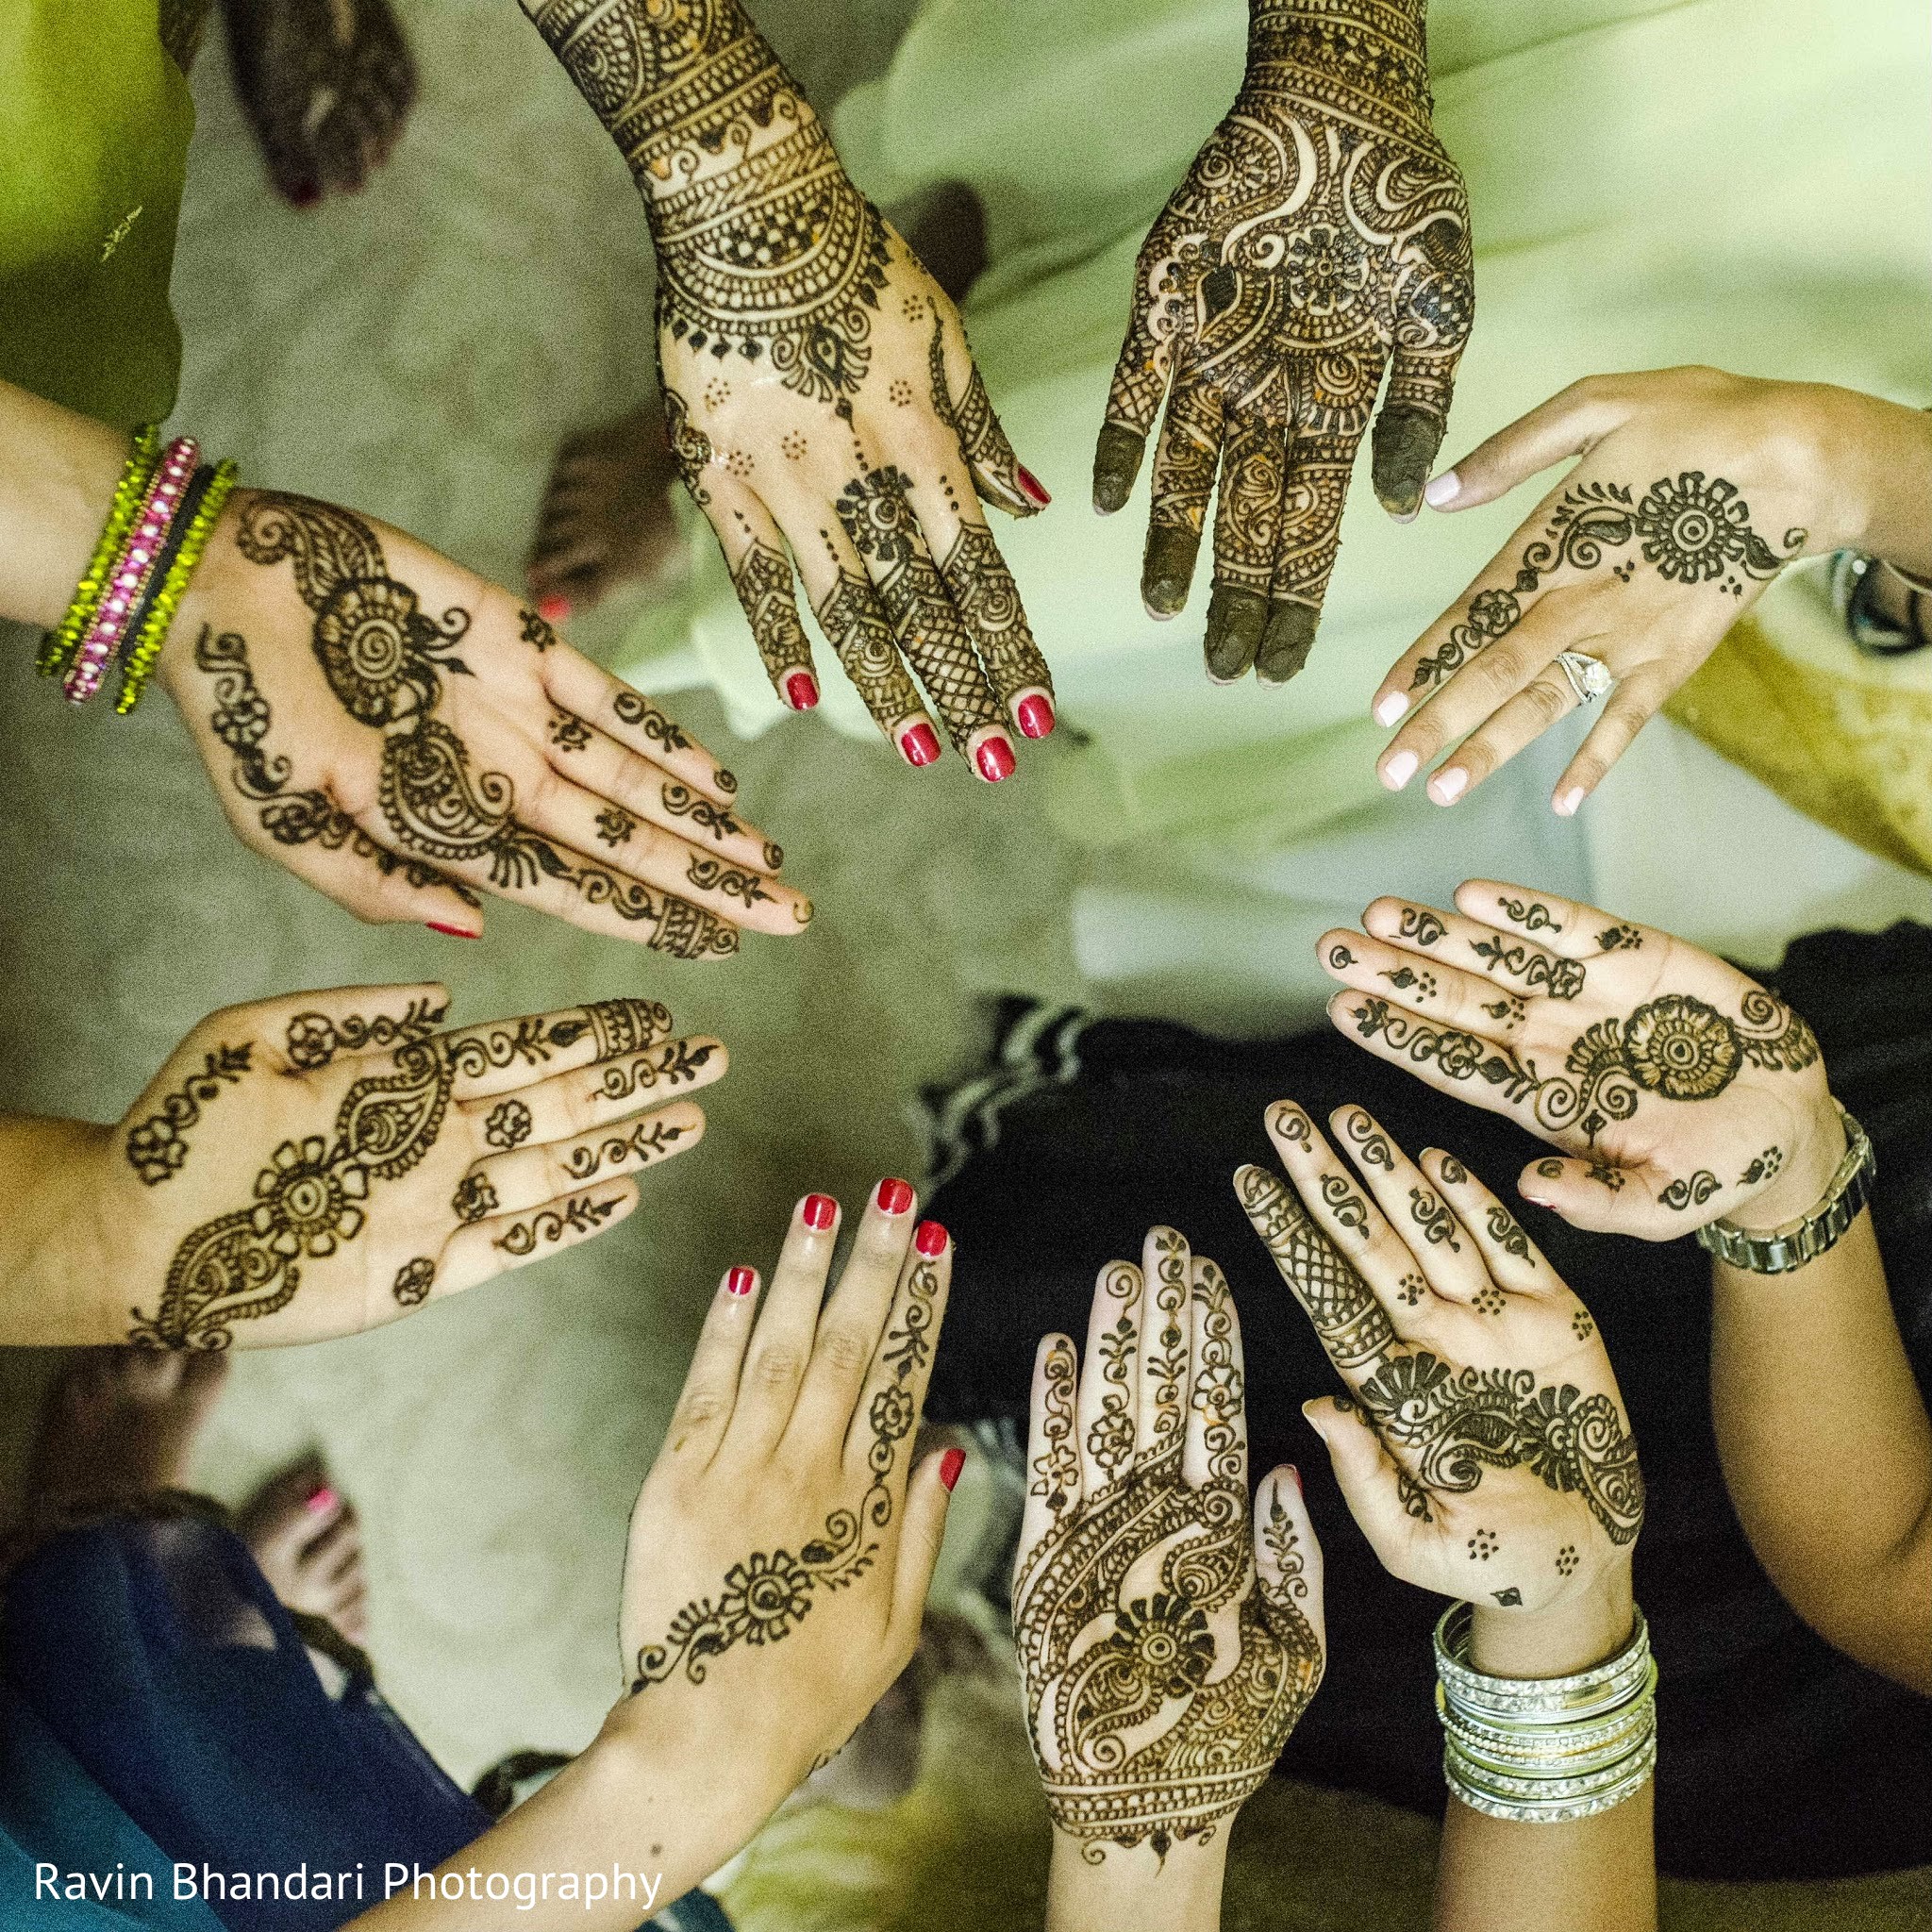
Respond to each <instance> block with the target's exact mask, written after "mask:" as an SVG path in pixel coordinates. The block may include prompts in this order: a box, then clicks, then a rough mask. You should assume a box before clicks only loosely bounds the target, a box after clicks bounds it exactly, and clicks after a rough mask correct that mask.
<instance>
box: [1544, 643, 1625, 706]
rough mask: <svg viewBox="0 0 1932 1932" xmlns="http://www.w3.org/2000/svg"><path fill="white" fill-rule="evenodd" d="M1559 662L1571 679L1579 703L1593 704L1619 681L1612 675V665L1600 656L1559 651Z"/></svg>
mask: <svg viewBox="0 0 1932 1932" xmlns="http://www.w3.org/2000/svg"><path fill="white" fill-rule="evenodd" d="M1557 664H1558V665H1560V666H1561V667H1562V672H1563V675H1564V676H1565V677H1567V678H1568V679H1569V680H1570V689H1571V690H1572V691H1574V692H1575V693H1576V702H1577V703H1578V704H1579V705H1588V704H1593V703H1594V702H1595V701H1596V700H1597V699H1598V698H1600V697H1602V696H1603V694H1604V693H1605V692H1606V691H1608V690H1609V688H1610V687H1611V685H1613V684H1615V683H1616V681H1617V680H1616V679H1615V678H1614V677H1612V676H1611V675H1610V667H1609V666H1608V665H1607V664H1606V663H1605V662H1604V661H1603V660H1602V659H1601V658H1591V657H1589V656H1588V655H1586V654H1585V653H1584V652H1582V651H1559V652H1557Z"/></svg>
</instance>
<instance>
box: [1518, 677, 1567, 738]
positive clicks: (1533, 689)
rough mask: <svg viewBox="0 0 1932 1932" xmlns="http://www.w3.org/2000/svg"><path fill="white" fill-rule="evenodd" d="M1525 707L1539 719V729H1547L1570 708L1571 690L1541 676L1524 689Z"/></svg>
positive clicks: (1532, 715)
mask: <svg viewBox="0 0 1932 1932" xmlns="http://www.w3.org/2000/svg"><path fill="white" fill-rule="evenodd" d="M1523 701H1524V708H1526V709H1527V710H1528V711H1529V713H1530V715H1531V717H1533V718H1534V719H1535V720H1536V721H1537V728H1538V729H1539V730H1546V729H1547V728H1548V727H1549V726H1550V725H1552V724H1555V723H1556V722H1557V719H1558V718H1561V717H1563V716H1564V715H1565V714H1566V713H1567V712H1568V711H1569V709H1570V702H1571V693H1570V691H1568V690H1567V689H1565V688H1563V687H1559V686H1558V685H1557V684H1555V683H1554V682H1552V681H1551V680H1550V679H1548V678H1544V677H1540V678H1538V679H1537V680H1536V682H1535V683H1534V684H1532V685H1530V686H1528V688H1527V689H1526V690H1525V691H1524V693H1523Z"/></svg>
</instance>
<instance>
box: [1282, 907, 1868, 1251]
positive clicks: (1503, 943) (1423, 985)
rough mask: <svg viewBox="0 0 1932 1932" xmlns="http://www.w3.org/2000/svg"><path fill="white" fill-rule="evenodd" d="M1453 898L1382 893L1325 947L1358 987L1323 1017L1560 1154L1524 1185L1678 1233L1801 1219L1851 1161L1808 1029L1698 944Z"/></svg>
mask: <svg viewBox="0 0 1932 1932" xmlns="http://www.w3.org/2000/svg"><path fill="white" fill-rule="evenodd" d="M1456 905H1457V910H1456V911H1453V912H1438V911H1435V910H1432V909H1430V908H1426V907H1419V906H1412V905H1409V904H1407V902H1406V901H1403V900H1400V899H1377V900H1376V901H1375V902H1374V905H1372V906H1371V907H1370V908H1368V910H1367V911H1366V912H1365V913H1364V914H1363V916H1362V930H1361V931H1359V932H1345V931H1335V932H1330V933H1326V934H1324V936H1323V937H1322V939H1321V940H1320V941H1317V947H1316V950H1317V954H1318V957H1319V958H1321V959H1322V961H1323V963H1324V966H1325V967H1326V969H1327V971H1328V973H1329V974H1330V975H1331V976H1332V977H1333V978H1336V979H1339V980H1340V981H1341V983H1342V985H1343V986H1345V987H1349V988H1351V989H1353V991H1350V992H1348V993H1345V994H1338V995H1337V996H1336V997H1335V998H1334V999H1332V1000H1330V1001H1329V1003H1328V1012H1329V1017H1330V1018H1331V1019H1332V1020H1333V1021H1334V1023H1335V1024H1336V1025H1337V1026H1338V1027H1339V1028H1340V1029H1341V1031H1342V1032H1343V1033H1345V1034H1348V1035H1349V1036H1350V1037H1352V1038H1354V1039H1356V1040H1358V1041H1360V1042H1361V1043H1362V1044H1363V1045H1364V1046H1366V1047H1367V1048H1368V1049H1369V1051H1370V1052H1371V1053H1373V1054H1375V1055H1377V1056H1378V1057H1379V1058H1383V1059H1386V1060H1391V1061H1393V1062H1394V1063H1395V1064H1396V1065H1397V1066H1401V1067H1407V1069H1408V1071H1409V1072H1410V1073H1412V1074H1417V1075H1419V1076H1420V1077H1421V1078H1422V1079H1424V1080H1426V1081H1427V1082H1428V1084H1429V1085H1430V1086H1432V1087H1435V1088H1438V1089H1439V1090H1440V1091H1442V1092H1444V1093H1450V1094H1454V1095H1455V1096H1456V1097H1457V1098H1458V1099H1461V1100H1467V1101H1471V1102H1473V1103H1474V1105H1475V1106H1477V1107H1484V1108H1489V1109H1490V1110H1491V1112H1493V1113H1501V1114H1506V1115H1507V1116H1508V1117H1509V1118H1510V1119H1512V1120H1514V1121H1517V1122H1518V1123H1520V1124H1522V1125H1523V1126H1524V1127H1526V1128H1528V1130H1529V1131H1530V1132H1531V1133H1533V1134H1536V1135H1539V1136H1541V1138H1542V1139H1543V1140H1545V1141H1550V1142H1551V1143H1552V1144H1553V1145H1555V1146H1557V1147H1559V1148H1561V1149H1563V1150H1564V1152H1565V1154H1566V1155H1567V1156H1568V1157H1569V1158H1564V1159H1555V1158H1552V1159H1546V1160H1539V1161H1536V1162H1533V1163H1532V1164H1531V1165H1530V1166H1529V1167H1528V1168H1526V1169H1525V1170H1524V1173H1523V1174H1522V1176H1521V1177H1520V1179H1519V1181H1518V1186H1519V1187H1520V1188H1521V1190H1522V1191H1523V1193H1524V1196H1525V1197H1526V1198H1528V1199H1530V1200H1532V1201H1535V1202H1537V1203H1538V1204H1539V1205H1541V1206H1543V1207H1547V1208H1554V1209H1555V1210H1556V1211H1557V1213H1559V1214H1561V1215H1562V1216H1563V1217H1564V1218H1565V1219H1566V1220H1568V1221H1572V1222H1574V1223H1575V1224H1576V1225H1578V1226H1579V1227H1590V1228H1600V1229H1604V1230H1606V1231H1608V1232H1611V1233H1616V1234H1628V1235H1636V1236H1638V1237H1639V1238H1641V1239H1642V1240H1646V1241H1670V1240H1674V1238H1675V1237H1677V1236H1679V1235H1685V1234H1689V1233H1691V1230H1692V1229H1694V1228H1697V1227H1701V1226H1703V1225H1704V1224H1706V1223H1707V1222H1711V1221H1716V1220H1719V1219H1724V1220H1726V1221H1731V1222H1736V1223H1739V1224H1742V1225H1746V1226H1755V1227H1773V1226H1775V1225H1777V1224H1779V1223H1780V1222H1782V1221H1785V1220H1787V1219H1790V1218H1791V1217H1793V1216H1795V1215H1798V1214H1802V1213H1804V1212H1805V1211H1806V1210H1807V1208H1810V1207H1811V1206H1812V1204H1813V1203H1814V1202H1815V1201H1816V1200H1817V1199H1818V1197H1819V1196H1820V1195H1821V1194H1822V1193H1823V1191H1824V1187H1825V1184H1826V1183H1827V1182H1828V1181H1829V1179H1830V1177H1831V1174H1832V1172H1833V1170H1834V1169H1835V1168H1836V1167H1837V1165H1838V1163H1839V1161H1840V1158H1842V1157H1843V1154H1844V1149H1845V1141H1844V1133H1843V1129H1842V1127H1841V1126H1840V1122H1839V1118H1838V1113H1837V1110H1836V1108H1834V1107H1833V1105H1832V1103H1831V1095H1830V1088H1829V1085H1828V1082H1827V1080H1826V1077H1825V1071H1824V1062H1823V1061H1822V1060H1821V1058H1819V1050H1818V1041H1817V1037H1816V1036H1815V1035H1814V1034H1813V1033H1812V1031H1811V1029H1810V1027H1809V1026H1807V1024H1805V1022H1804V1021H1803V1020H1802V1019H1801V1018H1800V1017H1799V1016H1798V1015H1797V1014H1796V1013H1794V1012H1792V1011H1791V1009H1790V1008H1789V1007H1787V1006H1786V1005H1785V1004H1784V1002H1783V1001H1782V1000H1780V999H1778V998H1777V997H1776V996H1775V995H1774V994H1773V993H1770V992H1768V991H1765V989H1764V988H1763V987H1761V986H1759V985H1757V983H1756V982H1755V981H1753V980H1751V979H1747V978H1746V977H1745V976H1744V974H1741V973H1740V972H1739V971H1738V970H1737V969H1736V968H1735V967H1733V966H1730V965H1727V964H1726V963H1725V962H1724V960H1722V959H1719V958H1713V957H1712V956H1711V955H1710V954H1708V953H1705V952H1701V951H1699V950H1698V948H1696V947H1695V946H1691V945H1687V944H1685V942H1684V941H1682V940H1678V939H1673V938H1672V937H1671V935H1670V934H1669V933H1664V932H1656V931H1653V930H1652V929H1651V928H1650V927H1648V926H1640V925H1636V924H1631V923H1629V922H1628V921H1624V920H1620V919H1618V918H1617V917H1616V915H1615V914H1614V913H1608V912H1600V911H1598V910H1596V909H1595V908H1593V907H1590V906H1582V905H1578V904H1577V903H1575V902H1574V900H1569V899H1559V898H1557V897H1556V896H1555V895H1554V894H1553V893H1549V892H1537V891H1533V890H1531V889H1530V888H1528V887H1524V886H1507V885H1498V884H1495V883H1493V882H1491V881H1489V880H1484V879H1472V880H1469V881H1466V882H1465V883H1464V884H1463V885H1462V886H1460V887H1458V888H1457V893H1456Z"/></svg>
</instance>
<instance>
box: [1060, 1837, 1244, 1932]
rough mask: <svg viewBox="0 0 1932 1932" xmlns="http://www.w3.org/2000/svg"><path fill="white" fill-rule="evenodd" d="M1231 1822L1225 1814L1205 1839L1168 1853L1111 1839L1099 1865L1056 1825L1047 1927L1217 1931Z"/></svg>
mask: <svg viewBox="0 0 1932 1932" xmlns="http://www.w3.org/2000/svg"><path fill="white" fill-rule="evenodd" d="M1233 1824H1234V1820H1233V1819H1232V1818H1229V1819H1226V1820H1225V1821H1224V1822H1223V1823H1222V1824H1219V1825H1217V1826H1216V1827H1215V1832H1214V1836H1213V1837H1212V1838H1211V1839H1210V1840H1208V1842H1207V1843H1206V1844H1200V1843H1195V1842H1190V1843H1185V1844H1179V1845H1175V1846H1173V1847H1172V1848H1171V1849H1170V1850H1169V1851H1168V1853H1167V1855H1166V1856H1165V1857H1158V1856H1157V1854H1156V1853H1155V1852H1154V1850H1153V1849H1152V1847H1150V1846H1148V1845H1108V1847H1107V1855H1106V1857H1104V1858H1102V1859H1101V1861H1100V1862H1099V1863H1098V1864H1097V1865H1096V1864H1090V1863H1089V1862H1088V1861H1087V1860H1086V1859H1085V1858H1084V1857H1082V1856H1081V1841H1080V1840H1077V1839H1074V1838H1071V1837H1069V1836H1068V1835H1067V1834H1066V1833H1065V1832H1062V1831H1059V1830H1056V1831H1055V1832H1054V1835H1053V1862H1052V1864H1051V1866H1050V1867H1049V1868H1048V1872H1047V1881H1046V1932H1215V1928H1216V1927H1217V1926H1219V1924H1221V1890H1222V1885H1223V1882H1224V1878H1225V1876H1226V1872H1227V1834H1228V1832H1229V1830H1230V1829H1231V1828H1232V1827H1233Z"/></svg>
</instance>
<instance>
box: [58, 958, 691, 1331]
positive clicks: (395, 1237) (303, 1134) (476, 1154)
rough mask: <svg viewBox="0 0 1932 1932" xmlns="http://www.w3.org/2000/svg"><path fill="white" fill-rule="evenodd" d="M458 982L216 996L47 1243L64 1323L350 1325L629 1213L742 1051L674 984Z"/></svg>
mask: <svg viewBox="0 0 1932 1932" xmlns="http://www.w3.org/2000/svg"><path fill="white" fill-rule="evenodd" d="M448 1004H449V996H448V993H447V992H446V991H445V990H444V989H443V988H441V987H440V986H398V987H381V986H378V987H346V988H341V989H338V990H335V991H320V992H302V993H291V994H288V995H286V996H285V997H283V998H280V999H275V1000H265V1001H261V1002H259V1003H257V1004H254V1005H250V1006H244V1007H231V1008H227V1009H226V1010H225V1011H223V1012H219V1013H215V1014H213V1015H211V1016H210V1017H209V1018H208V1019H207V1020H204V1021H203V1022H202V1023H201V1024H200V1025H198V1026H196V1027H195V1028H194V1030H193V1031H192V1033H190V1034H189V1036H188V1037H187V1039H186V1040H184V1041H182V1042H181V1044H180V1046H179V1047H177V1048H176V1049H175V1052H174V1053H173V1054H172V1055H171V1056H170V1057H169V1058H168V1059H167V1061H166V1062H165V1063H164V1064H163V1065H162V1067H161V1068H160V1070H159V1071H158V1073H157V1074H156V1075H155V1077H154V1078H153V1080H151V1081H150V1082H149V1083H148V1087H147V1090H146V1091H145V1092H144V1093H143V1094H142V1096H141V1098H140V1099H139V1100H137V1101H136V1102H135V1104H134V1105H133V1107H131V1108H129V1109H128V1111H127V1114H126V1116H125V1119H123V1120H122V1121H121V1122H120V1123H119V1124H116V1125H114V1126H111V1127H100V1128H92V1129H88V1130H86V1144H87V1146H88V1149H89V1151H88V1152H87V1153H86V1154H85V1155H84V1156H81V1157H79V1158H77V1160H76V1162H75V1173H74V1174H70V1175H68V1176H66V1177H65V1180H64V1182H63V1184H64V1185H67V1187H68V1190H69V1192H70V1194H71V1196H72V1199H73V1202H74V1206H73V1207H72V1208H71V1209H70V1210H69V1211H68V1212H67V1213H66V1215H65V1216H64V1217H63V1219H62V1221H61V1223H60V1238H59V1239H58V1240H57V1241H44V1242H42V1247H41V1252H40V1254H39V1256H38V1264H37V1265H38V1267H39V1268H40V1270H41V1271H42V1274H43V1275H44V1278H43V1279H40V1280H37V1281H36V1283H35V1285H34V1293H33V1300H34V1302H35V1305H36V1306H37V1307H39V1308H41V1309H42V1311H43V1313H44V1316H45V1322H44V1325H43V1328H42V1330H41V1331H40V1332H37V1333H36V1334H35V1335H34V1336H33V1337H31V1338H27V1339H32V1340H36V1341H46V1342H48V1343H65V1342H78V1343H101V1342H108V1341H131V1342H133V1343H135V1344H137V1345H138V1346H142V1347H149V1348H171V1349H196V1350H204V1351H220V1350H223V1349H227V1348H230V1347H235V1348H259V1347H273V1346H278V1345H280V1344H283V1343H288V1342H302V1341H320V1340H323V1339H325V1338H326V1337H329V1336H336V1335H350V1334H355V1333H357V1332H358V1331H359V1330H361V1329H364V1328H374V1327H377V1326H380V1325H381V1324H384V1323H386V1322H392V1321H395V1320H397V1319H398V1318H399V1317H400V1316H403V1315H406V1314H408V1313H409V1312H410V1311H411V1310H413V1309H415V1308H417V1307H421V1306H422V1305H423V1304H424V1303H425V1302H426V1301H431V1300H440V1299H441V1298H443V1297H445V1296H447V1295H452V1294H456V1293H458V1292H460V1291H462V1290H464V1289H467V1288H473V1287H475V1285H476V1284H477V1283H478V1282H481V1281H487V1280H489V1279H491V1277H492V1276H494V1275H497V1274H502V1273H504V1272H505V1271H506V1270H507V1269H509V1268H513V1267H516V1266H518V1265H519V1264H521V1263H522V1262H525V1261H527V1260H534V1259H540V1258H541V1257H543V1256H545V1255H548V1254H551V1253H553V1252H555V1251H556V1250H558V1249H559V1248H561V1247H564V1246H568V1245H571V1244H573V1243H575V1242H576V1241H582V1240H586V1239H588V1238H590V1237H591V1236H592V1235H595V1234H598V1233H600V1232H602V1231H604V1230H605V1229H607V1228H609V1227H613V1226H615V1225H616V1224H617V1223H618V1222H619V1221H621V1220H622V1219H623V1218H624V1217H625V1215H627V1214H628V1213H629V1212H630V1210H631V1209H632V1208H634V1207H635V1206H636V1205H637V1199H638V1191H637V1185H636V1183H635V1181H634V1180H632V1179H631V1178H630V1176H631V1175H632V1174H635V1173H637V1172H638V1171H639V1170H640V1169H641V1168H644V1167H646V1166H650V1165H654V1164H655V1163H657V1162H658V1161H661V1160H668V1159H670V1158H673V1157H674V1156H675V1155H678V1154H682V1153H685V1152H686V1151H688V1150H689V1149H690V1148H691V1147H694V1146H696V1145H697V1143H698V1141H699V1140H700V1139H701V1138H702V1137H703V1134H704V1130H705V1116H704V1113H703V1111H702V1110H701V1109H700V1108H698V1107H697V1106H696V1105H694V1104H693V1102H692V1100H691V1098H690V1096H691V1095H693V1094H695V1093H696V1092H697V1091H699V1090H700V1089H702V1088H705V1087H708V1086H709V1085H710V1084H711V1083H712V1082H713V1081H715V1080H717V1079H719V1078H720V1077H721V1076H722V1075H723V1074H724V1071H725V1068H726V1065H727V1063H728V1062H727V1056H726V1054H725V1051H724V1046H723V1045H722V1044H721V1043H720V1042H719V1041H716V1040H710V1039H705V1038H697V1039H685V1040H680V1039H677V1038H675V1036H674V1035H673V1032H672V1024H671V1016H670V1014H669V1013H668V1012H666V1011H665V1009H664V1008H662V1007H660V1006H658V1005H657V1004H656V1003H655V1002H652V1001H646V1000H635V999H614V1000H597V1001H593V1002H591V1004H590V1005H588V1006H581V1007H572V1008H565V1009H564V1010H562V1011H559V1012H554V1013H541V1014H536V1015H533V1016H530V1017H526V1018H524V1019H510V1020H495V1021H490V1022H486V1023H484V1024H479V1025H474V1026H464V1027H458V1028H456V1029H453V1030H443V1028H442V1021H443V1017H444V1014H445V1011H446V1009H447V1008H448Z"/></svg>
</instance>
